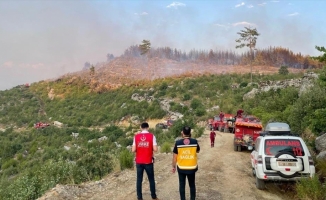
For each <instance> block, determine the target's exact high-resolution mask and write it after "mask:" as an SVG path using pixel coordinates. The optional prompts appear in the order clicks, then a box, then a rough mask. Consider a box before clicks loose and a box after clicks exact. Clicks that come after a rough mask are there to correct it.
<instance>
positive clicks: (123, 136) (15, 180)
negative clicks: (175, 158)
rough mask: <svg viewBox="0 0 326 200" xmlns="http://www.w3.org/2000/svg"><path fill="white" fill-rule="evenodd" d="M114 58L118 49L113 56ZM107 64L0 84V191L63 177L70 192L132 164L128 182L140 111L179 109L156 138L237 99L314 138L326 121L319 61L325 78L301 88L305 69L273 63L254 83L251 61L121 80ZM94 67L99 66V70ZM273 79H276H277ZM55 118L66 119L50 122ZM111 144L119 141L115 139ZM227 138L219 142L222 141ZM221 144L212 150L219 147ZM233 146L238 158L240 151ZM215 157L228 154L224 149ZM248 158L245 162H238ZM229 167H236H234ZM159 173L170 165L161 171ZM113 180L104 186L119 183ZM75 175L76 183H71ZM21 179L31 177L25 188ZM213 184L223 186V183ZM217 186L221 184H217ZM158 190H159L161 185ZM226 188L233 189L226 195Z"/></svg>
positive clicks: (199, 128) (18, 191)
mask: <svg viewBox="0 0 326 200" xmlns="http://www.w3.org/2000/svg"><path fill="white" fill-rule="evenodd" d="M115 62H118V59H117V60H115V61H113V62H112V63H115ZM135 62H136V61H135ZM149 62H151V60H149ZM116 66H118V65H116ZM141 66H143V65H141ZM141 66H140V67H141ZM196 66H198V65H196ZM107 67H110V65H108V66H103V68H101V67H98V68H95V70H94V73H93V72H92V71H91V70H84V71H81V72H79V73H76V74H67V75H65V76H63V77H60V78H58V79H55V80H48V81H41V82H39V83H35V84H32V85H31V86H30V87H26V86H17V87H15V88H13V89H11V90H7V91H0V126H1V127H0V128H1V129H0V132H1V134H0V146H2V147H3V148H2V149H0V158H1V160H0V164H1V171H0V175H1V182H0V196H1V197H2V198H3V199H37V198H39V197H40V196H42V195H43V194H44V193H45V192H46V191H49V189H50V191H51V188H54V187H55V186H56V185H57V184H59V185H58V187H59V188H65V187H68V188H69V190H68V191H67V192H68V193H69V192H74V189H78V188H83V185H85V184H86V185H87V184H90V186H89V187H92V185H93V186H94V185H95V187H96V185H97V184H98V183H100V182H101V181H102V180H106V179H107V178H108V177H111V178H112V179H114V180H116V178H119V177H120V178H121V180H122V181H123V180H124V178H125V176H120V175H119V174H121V175H124V174H125V173H126V174H128V173H129V172H130V174H129V175H128V177H130V179H129V178H128V179H127V180H128V182H132V174H133V171H130V170H128V169H127V170H124V171H122V172H119V171H120V166H119V156H120V155H121V154H122V153H123V152H124V151H122V150H124V149H125V147H127V146H128V145H130V144H131V143H132V135H133V134H134V133H135V132H136V131H138V129H139V123H140V122H141V121H150V122H152V121H155V122H160V121H164V120H166V119H167V118H169V117H171V114H172V113H178V115H174V117H176V116H177V119H176V121H175V124H174V125H173V126H172V127H171V128H170V129H169V130H161V129H152V131H153V133H154V134H155V135H156V137H157V140H158V142H159V144H168V145H173V142H174V139H175V138H176V137H178V136H179V134H180V127H182V126H183V125H184V124H187V125H190V126H191V127H193V130H195V131H196V133H198V135H199V136H200V135H201V134H202V132H203V131H204V126H205V125H206V123H205V122H206V121H207V119H208V118H211V117H212V116H214V115H216V113H217V112H219V111H220V110H223V111H224V112H226V113H235V111H236V110H237V109H239V108H243V109H244V110H245V111H246V113H248V114H253V115H255V116H257V117H259V118H260V119H262V121H263V123H266V122H267V121H269V120H278V121H284V122H288V123H289V124H290V126H291V127H292V129H293V130H294V131H295V132H298V133H300V134H303V135H305V137H306V138H307V139H308V140H309V144H311V145H313V141H311V138H314V136H316V135H318V134H319V132H320V131H321V130H324V128H325V127H324V126H323V124H325V123H324V122H323V119H325V118H323V117H320V116H323V115H322V114H323V113H324V108H325V105H326V97H325V95H323V94H324V85H323V84H320V85H319V82H318V81H321V83H323V82H322V81H323V80H324V79H323V77H324V75H323V74H325V72H324V71H319V73H321V75H322V76H321V77H322V79H320V80H317V81H312V82H311V83H312V84H313V83H314V84H315V85H314V87H310V88H309V90H307V89H306V90H305V91H306V92H305V93H303V94H301V89H300V85H302V84H303V83H304V81H302V78H303V73H289V74H287V75H282V74H278V73H275V72H277V71H278V70H277V69H278V68H273V69H275V72H274V71H272V70H271V71H270V72H269V73H268V72H267V71H263V72H259V71H257V73H254V75H253V83H250V74H249V73H245V74H242V73H244V72H245V71H250V68H248V67H245V69H241V68H240V67H239V66H237V69H239V70H235V72H236V73H223V74H211V73H205V74H191V73H190V72H188V73H184V74H180V75H178V76H174V77H165V78H162V79H155V80H152V81H150V80H147V81H145V80H143V79H141V80H140V79H138V80H131V79H128V80H129V81H126V82H125V83H124V82H123V81H122V80H125V79H124V78H126V77H128V75H127V74H128V73H127V74H125V75H123V73H125V72H123V73H122V72H121V69H120V70H119V68H118V67H115V68H113V67H112V66H111V68H110V70H109V69H108V68H107ZM145 67H146V66H143V68H142V70H143V72H144V73H145V72H147V71H146V68H145ZM185 67H186V66H185ZM216 67H220V66H216ZM229 67H230V66H229ZM229 67H228V68H229ZM232 67H235V66H232ZM180 68H181V67H180ZM264 69H265V70H266V69H267V68H266V67H264ZM100 70H104V71H103V72H101V73H98V71H100ZM115 70H116V71H115ZM133 70H134V69H133ZM254 70H257V69H256V68H254ZM157 71H158V70H157ZM91 72H92V73H91ZM113 72H114V73H113ZM118 72H121V73H120V74H119V76H122V77H121V78H120V79H117V80H120V81H121V82H120V83H119V84H120V85H117V87H115V88H113V87H111V88H109V87H106V86H105V85H106V84H107V85H109V84H108V83H106V81H105V80H106V79H107V81H110V80H115V79H114V77H116V73H118ZM255 72H256V71H255ZM97 73H98V78H99V77H102V78H103V84H102V83H100V82H99V80H100V79H99V80H97V78H96V77H97ZM106 73H107V74H106ZM144 73H140V74H141V75H143V74H144ZM216 73H218V72H216ZM129 74H132V73H129ZM104 79H105V80H104ZM101 80H102V79H101ZM117 80H116V81H117ZM126 80H127V79H126ZM134 81H135V82H134ZM282 83H286V84H282ZM101 84H102V85H101ZM112 84H117V82H115V83H112ZM270 84H276V85H275V86H276V87H272V86H270ZM279 84H282V87H280V85H279ZM308 85H309V84H308ZM267 88H269V89H268V90H267ZM97 89H99V90H97ZM252 91H256V92H255V93H251V92H252ZM247 94H250V95H247ZM256 94H259V95H256ZM245 97H246V98H245ZM307 102H308V103H307ZM300 116H306V117H305V118H302V117H300ZM38 121H43V122H49V123H50V124H51V125H50V126H49V127H47V128H44V129H36V128H33V124H34V123H35V122H38ZM54 121H59V122H62V123H63V124H62V126H59V127H57V126H54V124H53V122H54ZM316 124H318V126H316ZM312 125H313V126H312ZM154 126H155V123H151V127H152V128H154ZM230 137H232V136H230ZM200 140H201V141H203V139H200ZM227 141H229V139H226V140H225V142H226V143H225V144H227ZM203 143H205V142H204V141H203ZM117 144H119V145H121V146H122V147H123V148H121V149H117V148H116V147H117V146H118V145H117ZM227 146H229V145H227ZM227 146H225V147H223V149H227V148H228V147H227ZM223 149H219V151H221V152H223ZM231 151H232V149H231ZM224 154H227V152H226V151H225V152H224ZM164 155H165V154H158V155H157V158H158V160H157V162H159V161H160V160H161V159H162V160H164V163H168V164H169V163H170V162H171V161H170V159H171V158H169V157H166V158H165V157H164ZM205 155H206V154H205ZM208 155H211V154H208ZM232 156H234V157H236V158H237V155H232ZM165 159H167V160H165ZM210 159H212V158H210V157H207V158H205V161H207V162H204V163H202V164H201V165H202V166H203V167H204V166H205V164H206V163H209V162H213V161H211V160H210ZM221 159H225V160H227V158H226V157H225V158H223V157H221ZM239 159H240V158H239ZM244 159H246V158H245V156H244ZM130 160H132V158H130ZM246 160H247V159H246ZM246 162H247V161H244V162H243V163H242V164H243V165H244V166H245V165H247V164H246ZM217 165H218V164H217ZM163 166H164V165H163V164H162V165H159V167H163ZM166 167H168V166H166ZM205 168H206V167H205ZM208 168H209V167H207V168H206V169H205V171H206V170H209V169H208ZM223 170H226V171H227V169H223ZM235 170H236V169H235ZM160 171H165V169H164V168H162V169H161V170H160ZM234 172H235V173H237V174H241V173H240V172H241V171H240V172H237V171H234ZM242 172H243V171H242ZM166 173H167V172H166ZM246 173H247V172H246ZM165 175H168V173H167V174H164V175H163V176H162V177H164V176H165ZM220 175H221V174H220ZM126 176H127V175H126ZM239 176H241V175H239ZM167 177H169V176H167ZM221 177H222V175H221ZM222 178H223V177H222ZM159 179H161V178H159ZM118 180H120V179H118ZM250 180H251V179H250ZM162 181H163V182H164V180H163V178H162ZM247 181H249V179H248V180H247ZM117 183H118V182H117ZM117 183H112V184H113V185H111V186H112V187H113V186H114V187H116V186H117V185H115V184H117ZM72 184H73V185H74V186H73V187H70V186H69V185H72ZM110 184H111V182H110ZM158 184H159V183H158ZM203 184H204V183H203ZM26 185H28V186H29V187H28V188H27V189H26V187H25V186H26ZM66 185H67V186H66ZM111 186H110V187H111ZM220 186H221V187H223V188H224V187H226V186H227V185H220ZM85 187H86V186H85ZM87 187H88V186H87ZM252 187H254V186H252ZM73 188H74V189H73ZM131 189H132V191H134V188H133V184H131V185H130V190H131ZM245 189H250V188H245ZM55 190H56V189H54V190H53V191H54V193H56V192H55ZM166 190H168V189H166ZM204 190H207V188H204ZM215 190H217V191H220V189H218V188H216V189H215ZM65 191H66V190H63V192H65ZM95 191H97V192H99V191H98V190H95ZM277 191H278V190H277ZM85 192H86V191H85V190H82V191H79V192H78V193H80V195H86V196H87V195H88V192H86V194H82V193H85ZM106 192H107V191H106ZM99 193H100V192H99ZM162 193H164V194H165V191H164V192H162ZM231 193H235V191H233V192H230V194H224V195H226V196H228V195H231ZM69 194H71V195H74V193H69ZM121 194H122V195H124V194H125V193H121ZM221 194H222V193H221ZM54 195H55V194H54ZM114 195H115V194H114ZM117 195H118V194H117ZM128 195H129V193H128ZM130 195H132V193H131V194H130ZM162 195H163V194H162ZM280 195H281V196H282V193H281V194H280ZM264 196H265V193H264ZM267 196H268V195H267ZM102 197H103V196H102ZM118 197H121V196H118ZM130 197H131V196H130ZM94 198H97V197H96V196H94ZM109 198H111V197H109ZM121 198H125V196H122V197H121ZM163 198H164V196H163ZM166 198H167V199H168V198H169V197H166ZM225 198H227V197H225Z"/></svg>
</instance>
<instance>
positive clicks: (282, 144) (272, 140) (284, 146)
mask: <svg viewBox="0 0 326 200" xmlns="http://www.w3.org/2000/svg"><path fill="white" fill-rule="evenodd" d="M290 131H291V130H290V127H289V125H288V124H286V123H282V122H272V123H269V124H267V126H266V128H265V131H264V132H262V133H261V135H260V136H259V137H258V138H257V140H256V145H255V149H254V150H253V151H252V153H251V154H250V157H251V165H252V172H253V175H254V176H255V177H256V187H257V188H258V189H260V190H263V189H265V181H296V180H300V179H302V178H309V177H312V176H314V175H315V166H314V161H313V159H312V156H311V154H310V152H309V150H308V148H307V146H306V144H305V142H304V141H303V139H302V138H300V137H298V136H294V135H292V134H291V132H290Z"/></svg>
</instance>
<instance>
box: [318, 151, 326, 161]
mask: <svg viewBox="0 0 326 200" xmlns="http://www.w3.org/2000/svg"><path fill="white" fill-rule="evenodd" d="M316 158H317V159H318V160H326V151H322V152H320V153H319V154H318V155H317V157H316Z"/></svg>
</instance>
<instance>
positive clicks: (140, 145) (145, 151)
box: [135, 133, 154, 164]
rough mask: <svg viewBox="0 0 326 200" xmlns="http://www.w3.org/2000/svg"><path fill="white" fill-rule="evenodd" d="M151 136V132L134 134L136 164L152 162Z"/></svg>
mask: <svg viewBox="0 0 326 200" xmlns="http://www.w3.org/2000/svg"><path fill="white" fill-rule="evenodd" d="M153 137H154V135H153V134H152V133H138V134H137V135H136V136H135V143H136V163H137V164H150V163H152V162H153V160H152V157H153Z"/></svg>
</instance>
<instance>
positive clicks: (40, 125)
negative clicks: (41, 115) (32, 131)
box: [34, 122, 50, 129]
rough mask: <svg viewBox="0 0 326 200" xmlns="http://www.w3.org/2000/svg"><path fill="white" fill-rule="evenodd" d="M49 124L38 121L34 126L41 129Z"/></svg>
mask: <svg viewBox="0 0 326 200" xmlns="http://www.w3.org/2000/svg"><path fill="white" fill-rule="evenodd" d="M48 126H50V124H48V123H44V122H37V123H35V124H34V128H36V129H39V128H42V129H43V128H45V127H48Z"/></svg>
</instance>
